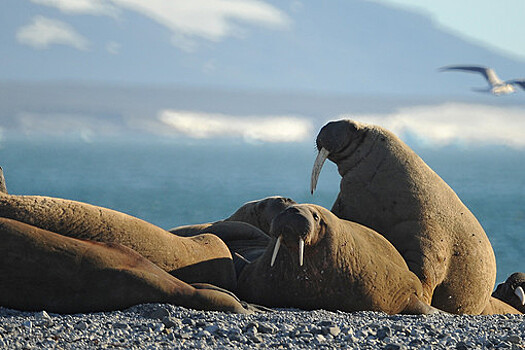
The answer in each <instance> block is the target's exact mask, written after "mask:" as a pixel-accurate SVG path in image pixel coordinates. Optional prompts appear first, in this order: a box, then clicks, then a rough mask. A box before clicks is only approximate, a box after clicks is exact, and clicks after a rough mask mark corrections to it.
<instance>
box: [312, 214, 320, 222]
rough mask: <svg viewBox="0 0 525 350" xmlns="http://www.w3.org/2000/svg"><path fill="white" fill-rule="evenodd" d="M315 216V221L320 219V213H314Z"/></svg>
mask: <svg viewBox="0 0 525 350" xmlns="http://www.w3.org/2000/svg"><path fill="white" fill-rule="evenodd" d="M313 217H314V220H315V221H319V215H317V213H314V215H313Z"/></svg>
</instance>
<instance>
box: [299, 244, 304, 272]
mask: <svg viewBox="0 0 525 350" xmlns="http://www.w3.org/2000/svg"><path fill="white" fill-rule="evenodd" d="M303 261H304V239H302V238H299V266H303Z"/></svg>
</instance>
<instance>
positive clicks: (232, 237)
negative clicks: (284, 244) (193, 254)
mask: <svg viewBox="0 0 525 350" xmlns="http://www.w3.org/2000/svg"><path fill="white" fill-rule="evenodd" d="M293 204H297V203H296V202H295V201H294V200H293V199H290V198H287V197H282V196H271V197H266V198H262V199H258V200H253V201H249V202H246V203H244V204H243V205H242V206H241V207H240V208H239V209H237V210H236V211H235V212H234V213H233V214H232V215H230V216H229V217H228V218H226V219H224V220H220V221H216V222H209V223H204V224H196V225H185V226H179V227H174V228H171V229H170V230H169V231H170V232H171V233H173V234H176V235H178V236H182V237H192V236H195V235H199V234H204V233H211V234H214V235H216V236H219V237H220V238H221V240H223V241H224V242H225V243H226V245H227V246H228V248H229V249H230V253H231V254H232V256H233V262H234V265H235V270H236V272H237V273H238V272H239V271H240V270H241V269H242V268H243V267H244V266H245V264H246V263H251V262H252V261H254V260H255V259H257V258H258V257H259V256H260V255H261V254H262V253H263V252H264V251H265V249H266V246H267V245H268V243H269V242H270V237H269V236H268V233H269V232H270V225H271V222H272V220H273V218H274V217H275V216H276V215H277V214H279V213H280V212H281V211H283V210H284V209H286V208H288V207H289V206H291V205H293Z"/></svg>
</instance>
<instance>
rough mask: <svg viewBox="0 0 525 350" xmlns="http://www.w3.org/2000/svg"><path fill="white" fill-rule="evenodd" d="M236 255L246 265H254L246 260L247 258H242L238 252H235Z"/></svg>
mask: <svg viewBox="0 0 525 350" xmlns="http://www.w3.org/2000/svg"><path fill="white" fill-rule="evenodd" d="M234 254H235V256H236V257H238V258H239V259H241V260H242V261H244V262H245V263H247V264H251V263H252V262H251V261H250V260H248V259H246V258H245V257H244V256H242V255H241V254H239V253H237V252H235V253H234Z"/></svg>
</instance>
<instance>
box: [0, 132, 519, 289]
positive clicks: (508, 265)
mask: <svg viewBox="0 0 525 350" xmlns="http://www.w3.org/2000/svg"><path fill="white" fill-rule="evenodd" d="M0 147H1V148H0V165H1V166H2V167H3V169H4V174H5V177H6V182H7V188H8V191H9V192H10V193H12V194H39V195H46V196H53V197H61V198H68V199H73V200H78V201H82V202H87V203H91V204H95V205H99V206H104V207H108V208H112V209H115V210H118V211H122V212H125V213H128V214H130V215H134V216H137V217H139V218H141V219H144V220H147V221H149V222H151V223H154V224H156V225H158V226H160V227H163V228H166V229H169V228H171V227H174V226H179V225H184V224H193V223H202V222H209V221H216V220H220V219H223V218H225V217H227V216H229V215H230V214H232V213H233V212H234V211H235V210H236V209H237V208H238V207H240V206H241V205H242V204H243V203H245V202H247V201H250V200H255V199H260V198H263V197H267V196H271V195H282V196H287V197H291V198H293V199H294V200H296V201H297V202H307V203H316V204H319V205H322V206H324V207H327V208H330V207H331V205H332V203H333V202H334V200H335V198H336V196H337V192H338V190H339V181H340V177H339V174H338V173H337V170H336V167H335V166H334V164H332V163H330V162H327V164H326V165H325V167H324V169H323V171H322V172H321V176H320V180H319V184H318V189H317V191H316V193H315V194H314V195H313V196H312V195H311V194H310V192H309V183H310V173H311V167H312V165H313V161H314V158H315V155H316V149H315V146H314V144H313V142H312V143H291V144H287V143H280V144H272V143H259V144H253V143H246V142H242V141H241V140H240V141H212V140H189V139H185V140H174V139H162V138H160V139H155V140H152V139H147V140H146V139H142V138H138V137H137V138H136V139H132V138H127V139H117V140H111V139H104V140H98V141H97V142H83V141H78V140H67V139H59V140H57V139H50V138H47V139H46V138H40V139H39V138H30V137H21V138H10V137H7V138H5V139H4V140H3V141H2V142H1V144H0ZM415 150H416V151H417V153H418V154H419V155H420V156H421V157H422V158H423V159H424V160H425V161H426V162H427V164H429V166H430V167H431V168H433V169H434V170H435V171H436V172H437V173H438V174H439V175H440V176H441V177H442V178H443V179H444V180H445V181H446V182H447V183H448V184H449V185H450V186H451V187H452V188H453V189H454V190H455V191H456V193H457V194H458V196H459V197H460V198H461V200H462V201H463V202H464V203H465V204H466V205H467V206H468V207H469V209H470V210H471V211H472V212H473V213H474V214H475V215H476V217H477V218H478V220H479V221H480V223H481V224H482V225H483V227H484V228H485V231H486V232H487V235H488V237H489V239H490V241H491V243H492V246H493V247H494V251H495V253H496V260H497V264H498V275H497V281H498V282H501V281H503V280H505V278H506V277H507V276H508V275H509V274H511V273H512V272H515V271H525V258H524V253H525V242H524V239H523V238H524V231H525V229H524V227H523V226H524V224H525V179H524V175H523V174H524V173H525V151H520V150H513V149H509V148H504V147H500V148H493V147H475V148H472V147H471V148H464V147H448V148H424V147H420V148H417V149H415Z"/></svg>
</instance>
